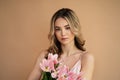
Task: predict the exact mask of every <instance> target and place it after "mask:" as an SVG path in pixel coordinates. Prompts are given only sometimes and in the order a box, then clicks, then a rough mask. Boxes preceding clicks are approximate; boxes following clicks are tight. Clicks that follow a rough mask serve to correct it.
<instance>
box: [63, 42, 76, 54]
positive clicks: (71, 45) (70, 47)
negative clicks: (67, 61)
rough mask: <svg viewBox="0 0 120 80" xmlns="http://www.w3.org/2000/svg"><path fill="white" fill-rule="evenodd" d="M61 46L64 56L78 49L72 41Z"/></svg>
mask: <svg viewBox="0 0 120 80" xmlns="http://www.w3.org/2000/svg"><path fill="white" fill-rule="evenodd" d="M61 47H62V51H63V55H65V56H70V55H71V54H74V53H75V52H77V51H78V49H77V47H76V46H75V44H74V41H73V42H71V43H69V44H66V45H61Z"/></svg>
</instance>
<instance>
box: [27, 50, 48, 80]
mask: <svg viewBox="0 0 120 80" xmlns="http://www.w3.org/2000/svg"><path fill="white" fill-rule="evenodd" d="M46 54H47V51H42V52H41V53H40V55H39V57H38V59H37V61H36V64H35V66H34V68H33V70H32V72H31V73H30V75H29V77H28V80H40V77H41V71H42V70H41V69H40V62H41V61H42V59H43V58H44V57H45V55H46Z"/></svg>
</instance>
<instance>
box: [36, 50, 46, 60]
mask: <svg viewBox="0 0 120 80" xmlns="http://www.w3.org/2000/svg"><path fill="white" fill-rule="evenodd" d="M47 53H48V51H47V50H41V51H40V52H39V56H38V60H41V59H43V58H45V56H46V55H47Z"/></svg>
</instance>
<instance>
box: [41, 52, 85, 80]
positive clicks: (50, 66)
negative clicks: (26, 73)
mask: <svg viewBox="0 0 120 80" xmlns="http://www.w3.org/2000/svg"><path fill="white" fill-rule="evenodd" d="M57 59H58V55H57V54H54V55H53V54H52V53H49V54H48V58H47V59H43V60H42V62H41V63H40V68H41V69H42V70H43V71H44V72H50V74H51V77H52V78H55V79H56V80H83V79H81V73H79V74H77V73H74V72H73V71H71V70H70V69H69V68H68V67H67V66H66V65H62V64H61V63H60V61H58V60H57ZM46 76H48V75H46Z"/></svg>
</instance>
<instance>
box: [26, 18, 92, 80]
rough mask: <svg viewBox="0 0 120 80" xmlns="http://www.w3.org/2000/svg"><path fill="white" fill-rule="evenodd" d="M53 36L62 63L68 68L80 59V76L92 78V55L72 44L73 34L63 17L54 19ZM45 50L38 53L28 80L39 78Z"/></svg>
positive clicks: (90, 79)
mask: <svg viewBox="0 0 120 80" xmlns="http://www.w3.org/2000/svg"><path fill="white" fill-rule="evenodd" d="M55 36H56V38H57V40H58V41H59V42H60V43H61V47H62V50H63V53H62V55H61V57H60V58H59V60H63V64H64V65H67V66H68V67H69V68H70V69H71V68H72V67H73V66H74V65H75V63H76V62H77V61H78V60H81V66H82V68H81V71H82V72H83V73H84V74H83V75H82V76H81V77H82V78H85V80H92V74H93V69H94V57H93V56H92V55H91V54H90V53H86V54H83V53H82V52H83V51H81V50H79V49H78V48H76V46H75V44H74V37H75V35H74V34H73V33H72V31H71V29H70V26H69V24H68V22H67V21H66V20H65V19H64V18H58V19H57V20H56V21H55ZM45 54H47V51H46V50H44V51H42V52H41V53H40V56H39V57H38V59H37V61H36V64H35V66H34V68H33V71H32V72H31V74H30V75H29V77H28V80H39V79H40V75H41V69H40V67H39V64H40V62H41V61H42V59H43V58H44V56H45Z"/></svg>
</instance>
